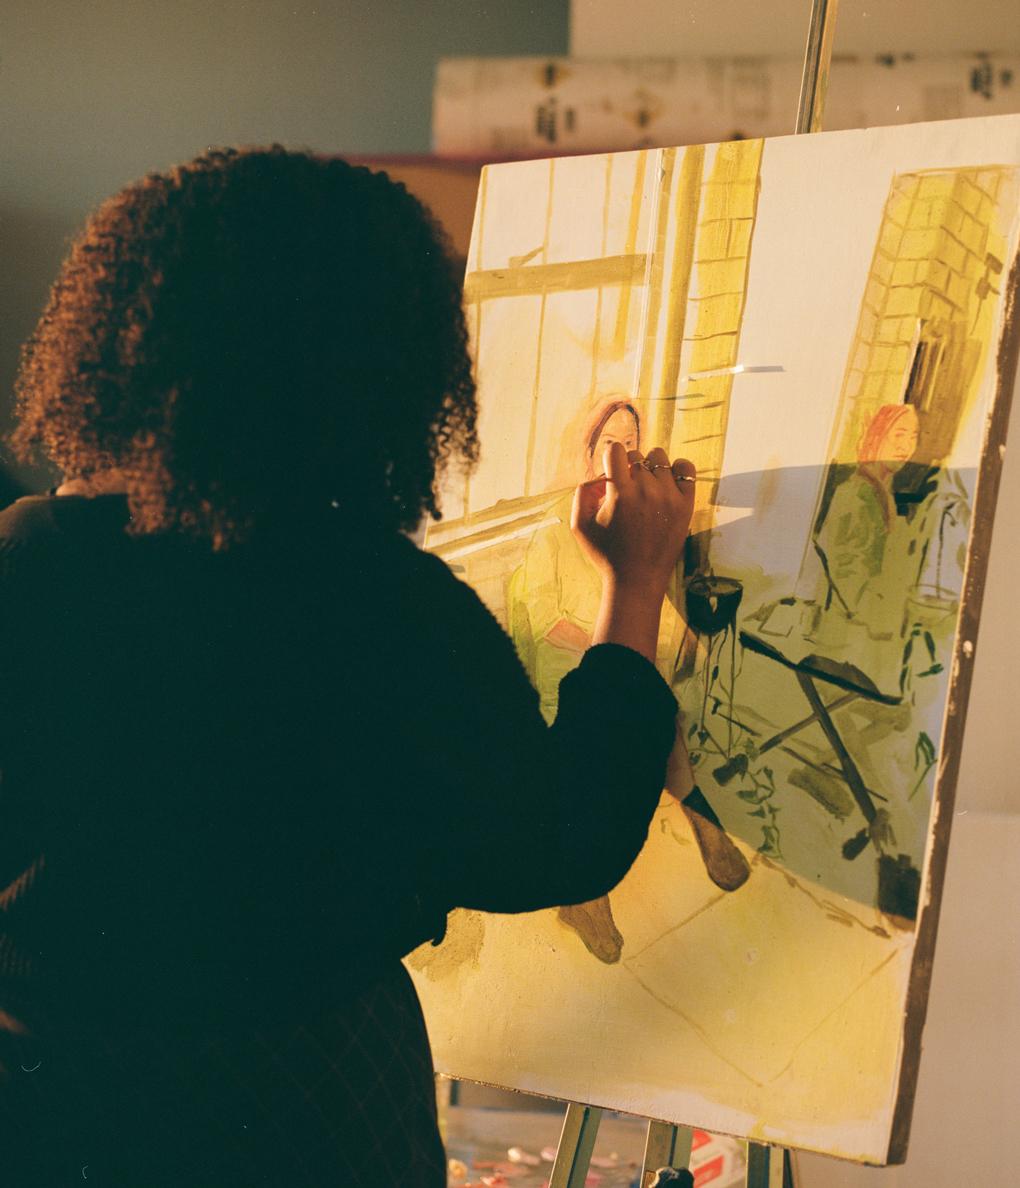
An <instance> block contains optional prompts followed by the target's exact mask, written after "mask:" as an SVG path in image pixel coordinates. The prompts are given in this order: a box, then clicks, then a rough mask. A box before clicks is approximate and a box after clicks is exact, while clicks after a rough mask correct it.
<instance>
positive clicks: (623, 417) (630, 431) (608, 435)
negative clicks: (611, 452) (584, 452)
mask: <svg viewBox="0 0 1020 1188" xmlns="http://www.w3.org/2000/svg"><path fill="white" fill-rule="evenodd" d="M614 441H618V442H620V443H621V444H622V445H623V448H624V449H625V450H636V449H637V448H638V427H637V424H636V423H635V421H634V417H633V416H632V415H631V414H630V413H629V412H628V411H627V410H626V409H625V408H618V409H617V410H616V412H614V413H613V415H612V416H611V417H610V418H609V420H608V421H606V423H605V426H604V427H603V429H602V432H601V433H600V434H599V436H598V440H597V441H596V442H595V452H594V454H593V459H594V461H595V462H596V464H597V465H599V466H601V465H602V454H603V451H604V450H607V449H608V448H609V447H610V446H611V445H612V444H613V442H614Z"/></svg>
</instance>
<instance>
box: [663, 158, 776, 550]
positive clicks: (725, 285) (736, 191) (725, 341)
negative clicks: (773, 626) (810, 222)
mask: <svg viewBox="0 0 1020 1188" xmlns="http://www.w3.org/2000/svg"><path fill="white" fill-rule="evenodd" d="M761 155H762V141H760V140H743V141H736V142H734V143H731V144H724V145H720V146H719V148H718V149H717V151H716V155H715V160H714V161H713V164H712V169H711V173H710V175H709V177H708V179H707V180H706V181H705V182H704V184H703V186H702V194H701V206H700V213H699V221H698V230H697V238H696V241H695V249H694V256H695V260H696V269H695V272H696V279H695V297H694V301H693V304H694V306H695V309H696V315H695V319H694V327H693V330H692V331H691V332H690V334H689V335H688V336H687V341H686V346H687V347H688V348H689V352H690V354H689V359H688V367H689V370H690V371H691V372H694V373H700V372H706V371H717V370H720V369H722V368H727V367H732V366H734V365H735V364H736V362H737V352H738V349H739V346H740V326H741V321H742V319H743V316H744V303H745V301H746V297H747V272H748V268H749V266H750V258H751V240H752V235H753V231H754V219H755V214H756V211H757V202H758V187H759V173H760V169H761ZM691 383H696V387H694V388H692V387H691V386H690V385H691ZM732 388H733V376H732V375H715V376H709V377H708V378H701V379H698V380H697V381H688V386H687V388H686V389H685V390H684V391H682V392H681V393H680V396H681V399H680V401H678V404H677V415H676V419H675V421H674V431H673V436H672V442H671V450H670V452H671V453H678V454H684V455H685V456H687V457H690V458H691V459H692V460H693V461H694V462H695V464H696V465H697V467H698V470H699V471H700V472H701V473H702V474H703V475H705V476H714V475H718V474H719V473H720V471H721V469H722V458H723V450H724V448H725V444H726V426H727V422H728V419H729V404H730V394H731V392H732ZM695 395H696V396H698V397H699V398H700V399H699V401H698V402H697V403H695V402H693V401H691V400H689V399H688V398H689V397H692V396H695ZM715 494H716V484H715V483H704V484H701V485H699V487H698V491H697V499H696V503H695V513H694V521H693V524H692V528H693V530H694V531H696V532H698V531H704V530H705V529H708V528H710V527H711V526H712V518H713V504H714V501H715Z"/></svg>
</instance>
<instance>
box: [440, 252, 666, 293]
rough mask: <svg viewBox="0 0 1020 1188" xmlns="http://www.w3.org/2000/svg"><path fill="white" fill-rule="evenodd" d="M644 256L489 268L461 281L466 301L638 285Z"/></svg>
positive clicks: (642, 277)
mask: <svg viewBox="0 0 1020 1188" xmlns="http://www.w3.org/2000/svg"><path fill="white" fill-rule="evenodd" d="M646 263H647V261H646V259H645V257H644V255H641V254H638V255H623V256H606V257H605V258H602V259H599V258H596V259H594V260H570V261H569V262H566V263H562V264H531V265H525V266H523V267H521V268H491V269H488V270H485V271H477V272H471V273H469V274H468V277H467V280H466V281H465V282H464V293H465V297H466V299H467V300H468V301H476V302H480V301H487V300H489V299H490V298H492V297H526V296H531V295H534V294H541V295H543V296H545V295H547V294H549V293H564V292H568V291H576V290H578V289H594V288H597V287H599V286H600V285H632V284H635V283H637V284H640V282H641V281H642V280H643V279H644V274H645V265H646Z"/></svg>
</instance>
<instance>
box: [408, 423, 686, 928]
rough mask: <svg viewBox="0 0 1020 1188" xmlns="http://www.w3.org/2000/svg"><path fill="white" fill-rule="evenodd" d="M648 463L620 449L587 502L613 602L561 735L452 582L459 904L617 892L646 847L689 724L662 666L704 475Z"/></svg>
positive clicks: (447, 854)
mask: <svg viewBox="0 0 1020 1188" xmlns="http://www.w3.org/2000/svg"><path fill="white" fill-rule="evenodd" d="M639 461H640V459H639V457H636V456H632V458H631V459H630V460H628V458H627V456H626V455H625V454H624V452H623V450H622V447H619V446H614V447H613V451H612V453H611V454H609V455H608V456H607V458H606V464H607V475H608V476H609V477H608V480H607V481H604V482H603V483H595V484H590V483H589V484H585V485H583V486H582V487H581V488H579V490H578V493H577V497H576V499H575V505H574V516H573V520H574V527H575V531H576V532H577V533H578V535H579V537H580V538H581V540H582V542H583V544H584V546H585V547H586V548H587V549H588V550H589V552H590V554H591V555H592V558H593V560H595V562H596V564H597V565H598V566H599V568H600V569H601V570H602V572H603V578H604V589H603V599H602V607H601V611H600V615H599V620H598V624H597V626H596V632H595V644H594V645H593V647H592V648H591V649H589V651H588V652H587V653H586V654H585V656H584V658H583V659H582V662H581V664H580V666H579V667H578V668H577V669H576V670H575V671H574V672H572V673H570V674H569V675H568V676H567V677H566V678H564V680H563V682H562V683H561V685H560V696H559V711H558V714H557V718H556V720H555V722H554V723H553V725H552V726H551V727H548V726H546V724H545V722H544V721H543V719H542V717H541V715H540V713H539V710H538V699H537V696H536V694H535V692H534V690H533V689H532V688H531V686H530V684H529V683H528V681H527V678H526V676H525V673H524V671H523V669H522V668H521V666H520V664H519V663H518V661H517V658H516V656H515V655H514V652H513V648H512V645H511V644H510V641H509V640H508V639H507V637H506V636H505V634H504V633H503V632H502V631H501V630H500V628H499V626H498V625H497V624H496V622H495V621H494V620H493V618H492V616H491V615H490V614H489V613H488V611H487V610H486V609H485V608H484V607H483V606H482V604H481V602H480V601H479V600H478V598H477V596H476V595H475V594H474V593H473V592H472V591H471V590H470V589H469V588H468V587H467V586H465V585H463V584H462V583H458V582H456V581H454V580H453V579H449V586H450V590H449V597H448V598H446V596H444V600H446V601H448V602H449V604H450V618H449V619H448V621H447V626H446V627H445V629H444V634H445V636H446V638H445V640H441V641H439V647H440V649H446V652H445V654H446V655H449V654H450V651H451V650H452V653H453V665H454V670H453V672H452V673H451V677H452V680H453V682H454V685H455V686H456V687H457V688H458V689H459V694H460V696H459V697H457V698H456V699H455V700H456V703H457V708H456V711H455V712H454V714H453V715H452V719H451V721H450V722H449V724H448V727H447V729H446V730H444V734H443V739H442V745H441V746H436V747H435V749H434V751H433V752H432V753H431V755H430V756H429V763H430V766H431V767H432V770H433V774H434V778H435V781H436V783H438V784H441V785H442V786H444V787H445V789H446V790H447V792H448V800H447V803H446V805H445V806H444V811H445V812H447V813H448V814H449V815H448V817H447V819H446V828H445V829H444V831H443V836H444V838H445V842H443V843H441V844H440V845H439V846H438V849H437V851H436V854H435V863H434V866H433V871H434V873H435V875H436V877H437V878H438V879H439V881H440V882H441V883H442V884H444V887H445V891H446V894H447V895H448V896H449V897H450V905H451V906H462V907H473V908H480V909H484V910H488V911H499V912H516V911H529V910H535V909H538V908H543V907H550V906H553V905H557V904H562V903H571V902H583V901H585V900H587V899H591V898H593V897H595V896H597V895H600V894H602V893H604V892H605V891H607V890H609V889H610V888H611V887H613V886H615V885H616V883H617V882H619V880H620V879H621V878H622V877H623V875H624V874H625V873H626V871H627V870H628V869H629V867H630V865H631V863H632V862H633V861H634V859H635V857H636V856H637V854H638V852H639V851H640V849H641V846H642V845H643V843H644V840H645V837H646V835H647V830H648V824H649V821H650V819H651V815H652V812H653V811H654V808H655V805H656V804H657V802H658V800H659V797H660V794H661V791H662V787H663V777H664V773H665V768H666V761H667V758H668V756H669V752H670V749H671V748H672V745H673V741H674V738H675V715H676V702H675V700H674V698H673V696H672V694H671V693H670V691H669V689H668V687H667V685H666V683H665V682H664V681H663V680H662V679H661V677H660V676H659V675H658V673H657V672H656V671H655V668H654V666H653V664H652V658H653V657H654V653H655V639H656V635H657V631H658V622H659V614H660V611H661V607H662V601H663V598H664V595H665V590H666V584H667V582H668V580H669V575H670V573H671V572H672V570H673V567H674V566H675V565H676V562H677V559H678V557H679V552H680V550H681V549H682V547H683V541H684V538H685V536H686V532H687V526H688V524H689V520H690V512H691V505H692V503H693V496H692V494H691V488H692V484H690V483H683V484H681V483H678V482H677V475H678V474H684V473H686V474H691V473H692V468H691V467H690V466H689V464H678V465H677V466H676V467H675V468H671V467H670V466H669V463H668V460H667V459H666V456H665V454H663V453H662V451H654V452H653V453H652V454H650V455H649V459H648V463H649V465H651V466H654V467H655V468H656V469H655V470H649V469H646V468H645V467H644V466H640V465H638V462H639ZM435 564H437V565H438V563H435ZM444 576H445V575H444ZM457 637H459V642H458V641H457ZM451 645H452V646H451ZM447 870H448V871H449V876H448V877H447V876H446V874H445V872H446V871H447Z"/></svg>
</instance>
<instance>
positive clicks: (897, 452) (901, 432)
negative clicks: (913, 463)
mask: <svg viewBox="0 0 1020 1188" xmlns="http://www.w3.org/2000/svg"><path fill="white" fill-rule="evenodd" d="M916 449H917V418H916V417H900V419H899V420H898V421H897V422H896V424H895V425H893V427H892V429H890V431H889V432H888V433H887V434H886V435H885V438H884V439H883V441H882V450H881V454H880V458H881V460H882V461H883V462H884V463H885V465H886V466H887V467H888V469H889V470H899V469H900V468H901V467H903V466H904V465H905V464H906V463H907V462H909V461H910V459H911V458H912V457H913V456H914V450H916Z"/></svg>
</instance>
